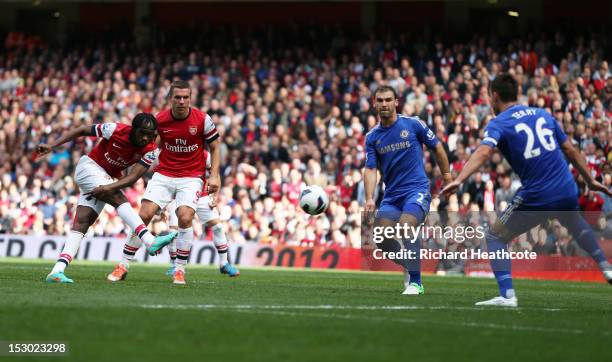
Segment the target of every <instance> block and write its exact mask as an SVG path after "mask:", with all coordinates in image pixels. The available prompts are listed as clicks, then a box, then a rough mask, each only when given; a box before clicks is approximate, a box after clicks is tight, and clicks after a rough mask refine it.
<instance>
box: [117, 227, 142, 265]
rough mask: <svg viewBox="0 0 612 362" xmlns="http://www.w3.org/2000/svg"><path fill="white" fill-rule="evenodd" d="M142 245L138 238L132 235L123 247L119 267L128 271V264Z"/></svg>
mask: <svg viewBox="0 0 612 362" xmlns="http://www.w3.org/2000/svg"><path fill="white" fill-rule="evenodd" d="M141 245H142V241H141V240H140V239H139V238H138V236H136V235H134V234H132V236H131V237H130V239H129V240H128V241H127V242H126V243H125V245H123V256H121V265H123V266H124V267H125V268H126V269H129V267H130V262H131V261H132V260H134V257H135V256H136V252H137V251H138V249H140V246H141Z"/></svg>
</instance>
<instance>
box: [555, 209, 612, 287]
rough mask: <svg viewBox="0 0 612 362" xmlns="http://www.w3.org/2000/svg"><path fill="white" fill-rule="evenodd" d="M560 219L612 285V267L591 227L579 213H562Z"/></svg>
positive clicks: (559, 215)
mask: <svg viewBox="0 0 612 362" xmlns="http://www.w3.org/2000/svg"><path fill="white" fill-rule="evenodd" d="M558 218H559V220H560V221H561V223H562V224H563V225H565V226H566V227H567V229H568V231H569V232H570V234H572V236H573V237H574V240H576V242H578V245H580V247H581V248H582V249H584V250H585V251H586V252H587V253H589V255H590V256H591V258H593V260H595V262H596V263H597V265H598V266H599V269H600V270H601V272H602V273H603V276H604V278H605V279H606V281H607V282H608V283H609V284H612V266H611V265H610V263H609V262H608V260H607V259H606V256H605V254H604V252H603V250H601V247H600V246H599V243H598V242H597V238H596V237H595V233H593V229H592V228H591V226H590V225H589V224H588V223H587V222H586V220H585V219H584V218H583V217H582V215H581V214H580V213H579V212H578V211H575V212H560V213H559V214H558Z"/></svg>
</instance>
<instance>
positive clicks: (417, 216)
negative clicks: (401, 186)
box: [399, 203, 426, 295]
mask: <svg viewBox="0 0 612 362" xmlns="http://www.w3.org/2000/svg"><path fill="white" fill-rule="evenodd" d="M402 211H403V212H402V216H401V218H400V220H399V222H400V224H401V225H404V224H405V225H408V226H409V227H410V228H411V230H416V228H417V226H418V225H419V224H420V223H422V222H423V221H424V220H425V216H426V213H425V210H423V209H422V208H421V206H420V205H418V204H415V203H409V204H407V205H404V207H403V210H402ZM403 244H404V248H406V249H407V250H408V252H409V253H410V254H409V255H410V256H411V258H410V259H408V260H407V262H406V269H405V271H404V287H405V289H404V292H403V293H402V294H403V295H420V294H425V288H424V287H423V283H422V281H421V258H420V252H421V240H420V239H419V237H418V235H414V237H413V238H412V239H410V240H406V239H405V240H403Z"/></svg>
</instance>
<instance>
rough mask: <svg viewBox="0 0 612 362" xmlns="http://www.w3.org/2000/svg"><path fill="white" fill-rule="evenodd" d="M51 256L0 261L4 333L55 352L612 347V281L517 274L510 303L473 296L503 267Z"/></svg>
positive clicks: (216, 354)
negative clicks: (354, 266) (412, 269)
mask: <svg viewBox="0 0 612 362" xmlns="http://www.w3.org/2000/svg"><path fill="white" fill-rule="evenodd" d="M51 265H52V262H45V263H42V262H32V261H17V260H14V259H12V260H6V259H5V260H2V262H0V340H1V341H20V340H31V341H45V340H48V341H68V342H69V343H70V355H69V356H68V357H47V358H46V360H50V361H60V360H64V361H66V360H70V361H122V362H123V361H168V362H174V361H176V362H180V361H196V360H197V361H238V360H241V361H267V362H272V361H368V362H374V361H445V362H449V361H452V362H457V361H495V362H498V361H521V362H525V361H555V362H559V361H581V362H582V361H589V362H593V361H612V350H611V348H612V347H611V346H612V344H611V343H610V341H611V340H612V313H611V312H612V310H611V306H612V287H610V286H609V285H606V284H599V283H569V282H549V281H530V280H517V281H515V288H516V290H517V295H518V298H519V306H520V308H518V309H516V310H507V309H505V310H504V309H491V308H477V307H474V306H473V304H474V302H475V301H479V300H482V299H485V298H489V297H492V296H494V295H495V294H496V292H497V288H496V285H495V281H494V280H493V279H475V278H463V277H435V276H425V277H424V285H425V288H426V294H425V295H424V296H418V297H413V296H410V297H406V296H402V295H401V291H402V282H401V280H402V277H401V275H400V274H390V273H359V272H338V271H314V270H288V269H243V270H241V271H242V275H241V276H240V277H239V278H236V279H230V278H228V277H227V276H224V275H221V274H219V271H218V269H215V268H210V267H191V268H189V269H188V274H187V282H188V284H187V286H183V287H181V286H174V285H172V284H171V283H170V278H168V277H166V276H165V275H164V271H165V268H164V267H162V266H149V265H139V264H134V265H133V266H132V268H131V270H130V274H129V275H128V278H127V280H126V281H124V282H119V283H116V284H110V283H108V282H106V281H105V276H106V274H107V273H109V272H110V271H111V270H112V267H113V265H112V264H109V263H106V264H101V263H90V262H79V261H77V262H75V263H73V265H71V266H70V268H69V269H68V270H67V273H66V274H67V275H68V276H69V277H72V278H74V279H75V282H76V283H75V284H74V285H55V284H53V285H51V284H46V283H44V282H43V278H44V276H45V275H46V274H47V273H48V271H49V269H50V267H51ZM0 360H27V361H35V360H43V358H40V357H17V358H14V357H13V358H10V359H8V357H0Z"/></svg>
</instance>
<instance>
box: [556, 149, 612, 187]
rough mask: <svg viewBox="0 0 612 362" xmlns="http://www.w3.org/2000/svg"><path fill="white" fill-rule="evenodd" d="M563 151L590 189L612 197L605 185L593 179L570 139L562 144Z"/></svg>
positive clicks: (582, 157)
mask: <svg viewBox="0 0 612 362" xmlns="http://www.w3.org/2000/svg"><path fill="white" fill-rule="evenodd" d="M561 150H563V153H564V154H565V157H567V159H568V160H569V161H570V163H571V164H572V165H573V166H574V167H576V169H577V170H578V172H579V173H580V175H581V176H582V178H583V179H584V181H585V182H586V184H587V185H588V186H589V189H591V190H593V191H600V192H603V193H605V194H606V195H608V196H612V191H610V190H608V188H607V187H606V186H605V185H602V184H601V183H600V182H598V181H597V180H595V179H594V178H593V175H591V172H590V171H589V167H588V166H587V163H586V160H585V159H584V156H582V154H581V153H580V152H579V151H578V150H577V149H576V148H575V147H574V146H573V145H572V142H571V141H570V140H569V139H567V140H565V142H563V143H562V144H561Z"/></svg>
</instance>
